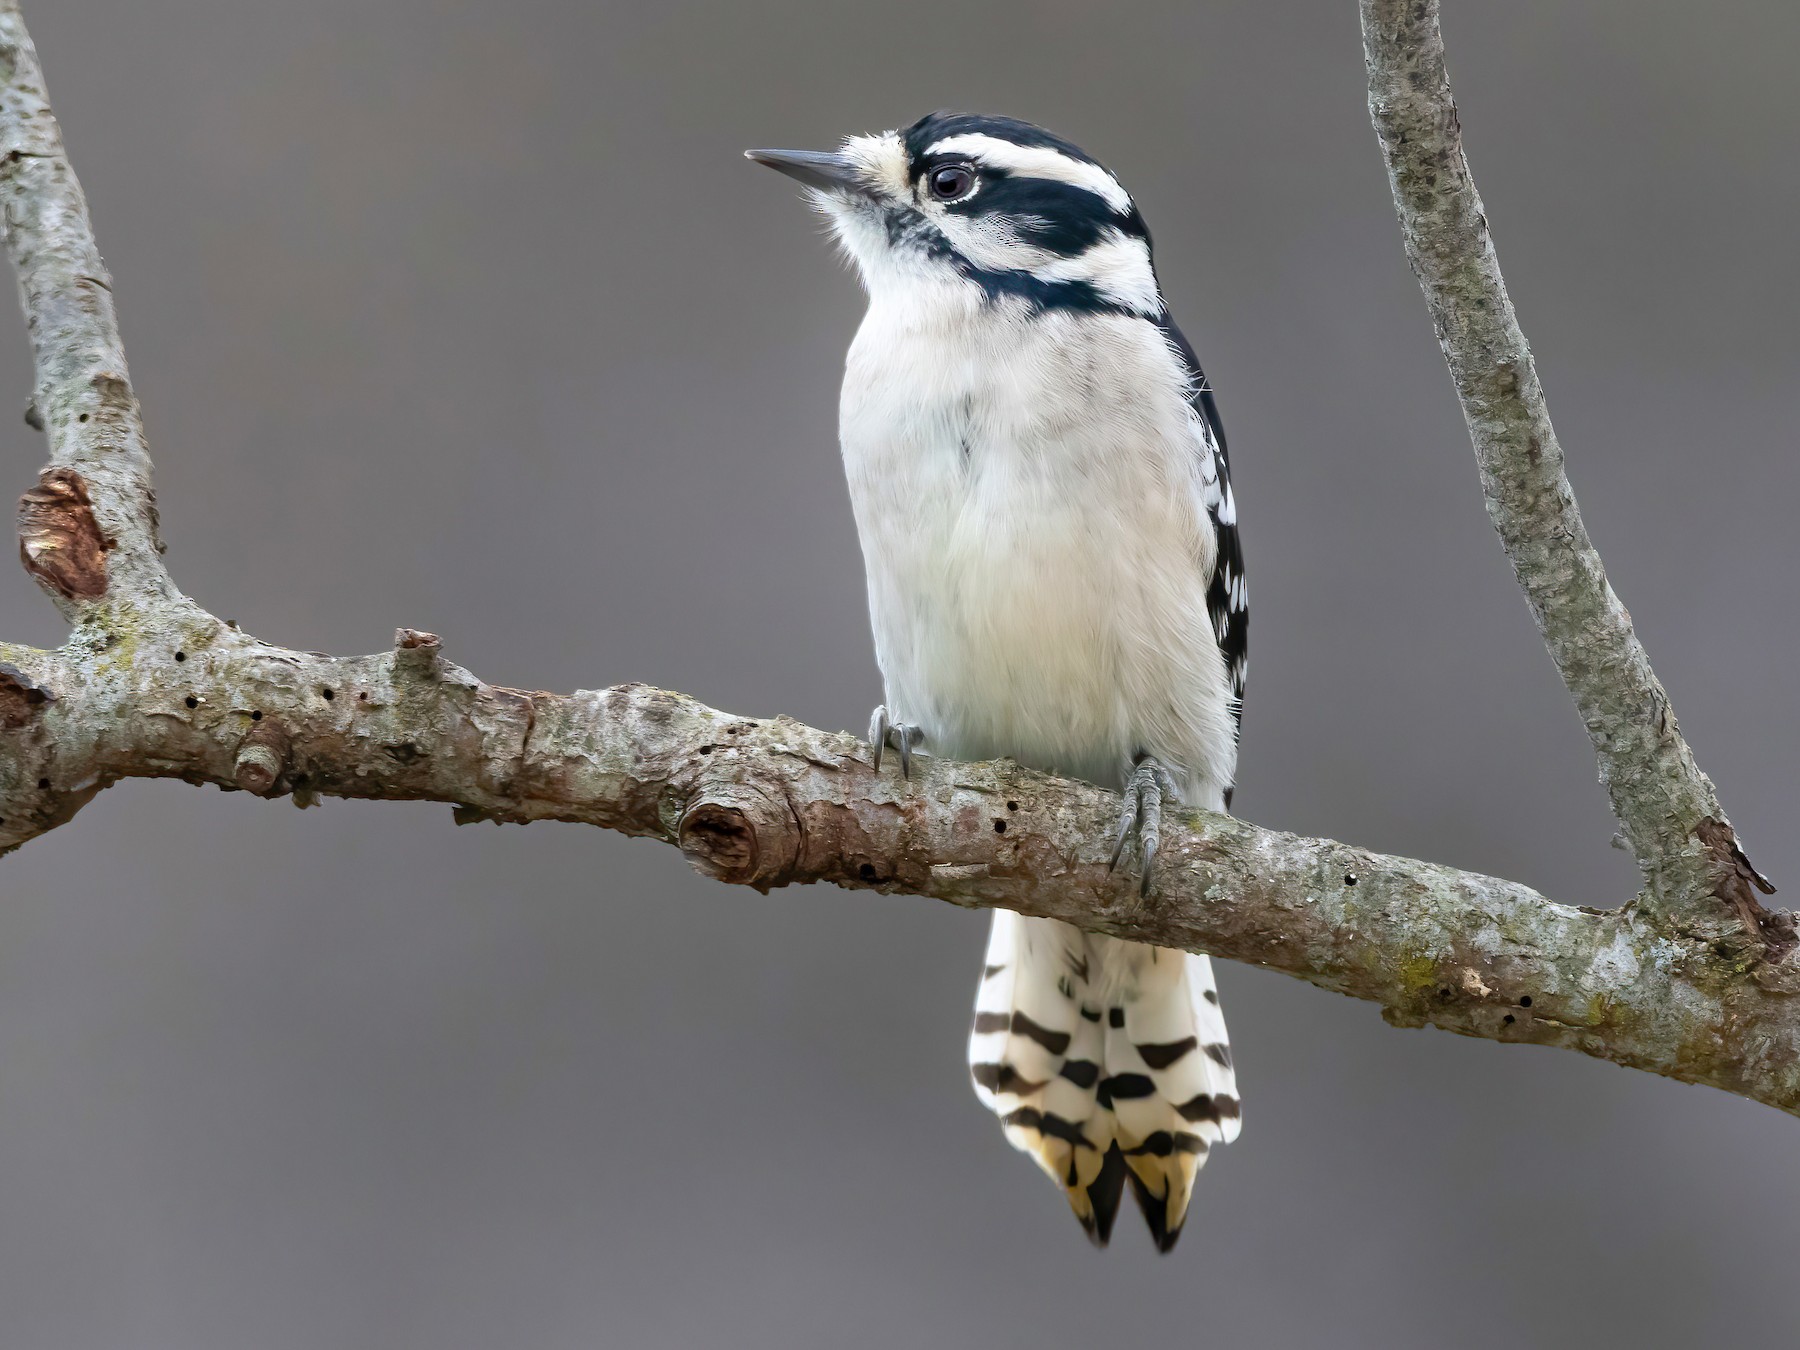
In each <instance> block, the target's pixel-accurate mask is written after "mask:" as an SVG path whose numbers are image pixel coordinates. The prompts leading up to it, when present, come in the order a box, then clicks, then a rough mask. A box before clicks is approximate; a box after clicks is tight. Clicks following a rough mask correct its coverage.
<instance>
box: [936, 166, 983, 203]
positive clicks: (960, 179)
mask: <svg viewBox="0 0 1800 1350" xmlns="http://www.w3.org/2000/svg"><path fill="white" fill-rule="evenodd" d="M974 190H975V170H973V169H971V168H970V167H969V166H968V165H967V164H946V165H945V166H944V167H943V168H941V169H933V170H932V171H931V195H932V196H934V197H936V198H937V199H938V200H939V201H940V202H953V201H955V200H956V199H957V198H959V197H966V196H968V195H969V194H970V193H971V192H973V191H974Z"/></svg>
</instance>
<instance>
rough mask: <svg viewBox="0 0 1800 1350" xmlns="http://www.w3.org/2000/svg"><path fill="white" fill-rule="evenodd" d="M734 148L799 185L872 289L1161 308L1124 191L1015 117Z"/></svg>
mask: <svg viewBox="0 0 1800 1350" xmlns="http://www.w3.org/2000/svg"><path fill="white" fill-rule="evenodd" d="M745 153H746V154H747V155H748V157H749V158H751V159H753V160H755V161H756V162H757V163H759V164H766V165H768V166H769V167H770V168H772V169H777V170H779V171H780V172H782V173H784V174H787V175H788V176H789V177H790V178H794V179H797V180H798V181H799V182H801V183H803V184H804V185H805V186H806V188H807V189H808V193H809V195H810V196H811V197H812V199H813V201H814V202H815V204H816V205H817V206H818V207H819V208H820V209H821V210H822V211H824V213H825V214H826V216H827V217H828V218H829V220H830V221H831V225H832V228H833V230H834V231H835V232H836V234H837V236H838V238H839V239H840V240H841V241H842V242H843V245H844V247H845V249H846V250H847V251H848V252H849V254H850V256H851V257H852V258H853V259H855V261H856V265H857V270H858V271H859V272H860V273H861V274H862V278H863V283H864V285H866V286H867V287H868V289H869V291H870V293H871V294H872V295H877V296H880V295H883V294H888V293H892V292H895V291H898V290H902V289H904V288H908V287H916V286H920V285H929V284H933V283H936V284H950V285H955V286H959V287H973V288H976V289H977V290H978V292H979V293H980V294H981V296H982V297H983V298H984V299H987V300H992V301H996V302H1011V303H1016V304H1021V305H1024V306H1026V307H1029V308H1032V309H1069V310H1077V311H1088V312H1101V313H1120V314H1133V315H1139V316H1142V317H1145V318H1157V317H1159V316H1160V315H1161V314H1162V312H1163V305H1162V298H1161V296H1160V295H1159V293H1158V291H1157V285H1156V273H1155V269H1154V268H1153V266H1152V264H1151V256H1150V233H1149V231H1148V230H1147V229H1146V228H1145V226H1144V220H1143V217H1142V216H1140V215H1139V214H1138V209H1137V207H1136V206H1135V205H1134V204H1133V203H1132V200H1131V197H1130V195H1129V194H1128V193H1127V192H1126V191H1125V189H1124V188H1123V187H1121V186H1120V185H1119V180H1118V179H1116V178H1114V177H1113V175H1112V174H1111V173H1110V172H1108V171H1107V170H1106V169H1105V168H1104V167H1103V166H1102V165H1100V164H1099V163H1098V162H1097V161H1095V160H1094V159H1093V158H1092V157H1091V156H1089V155H1087V154H1085V153H1083V152H1082V151H1081V150H1079V149H1077V148H1076V147H1075V146H1073V145H1071V144H1070V143H1069V142H1067V141H1065V140H1063V139H1062V138H1061V137H1059V136H1054V135H1052V134H1051V133H1049V132H1047V131H1044V130H1043V129H1041V128H1039V127H1035V126H1033V125H1031V123H1029V122H1020V121H1017V120H1015V119H1013V118H1010V117H981V116H975V115H971V114H967V113H933V114H931V115H930V116H929V117H924V118H921V119H920V120H919V121H917V122H915V123H913V124H912V125H911V126H910V127H907V128H906V129H905V130H903V131H888V132H883V133H881V134H880V135H877V136H852V137H850V138H849V139H848V140H846V141H845V142H844V143H843V145H842V146H841V147H840V148H839V149H837V150H832V151H808V150H750V151H746V152H745Z"/></svg>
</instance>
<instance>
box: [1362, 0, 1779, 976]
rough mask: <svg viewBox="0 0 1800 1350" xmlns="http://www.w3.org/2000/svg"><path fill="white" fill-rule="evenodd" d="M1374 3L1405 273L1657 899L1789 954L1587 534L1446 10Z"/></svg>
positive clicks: (1519, 569) (1373, 70) (1424, 0)
mask: <svg viewBox="0 0 1800 1350" xmlns="http://www.w3.org/2000/svg"><path fill="white" fill-rule="evenodd" d="M1361 4H1362V29H1363V54H1364V58H1365V60H1366V62H1367V66H1368V76H1369V114H1370V116H1371V118H1372V119H1373V121H1374V123H1375V132H1376V135H1377V137H1378V138H1379V139H1380V141H1381V152H1382V155H1383V157H1384V158H1385V159H1386V161H1387V170H1388V181H1389V184H1390V185H1391V186H1392V188H1393V192H1394V207H1395V209H1396V211H1397V212H1398V213H1399V217H1400V226H1401V231H1402V233H1403V234H1404V236H1405V240H1406V256H1407V258H1408V259H1409V260H1410V261H1411V263H1412V268H1413V271H1414V273H1416V274H1417V276H1418V278H1419V285H1420V286H1421V287H1422V288H1423V289H1424V292H1425V299H1426V302H1427V304H1428V305H1429V306H1430V309H1431V317H1432V322H1433V323H1434V324H1435V325H1436V328H1437V335H1438V341H1439V343H1440V344H1441V345H1442V347H1443V349H1444V358H1445V360H1446V361H1447V362H1448V363H1449V365H1450V375H1451V378H1452V379H1453V380H1454V381H1455V383H1456V393H1457V397H1458V398H1460V399H1461V400H1462V408H1463V416H1464V417H1465V419H1466V420H1467V422H1468V425H1469V436H1470V439H1471V440H1472V441H1473V442H1474V446H1475V459H1476V462H1477V463H1478V464H1479V466H1480V469H1481V490H1482V495H1483V496H1484V498H1485V499H1486V502H1487V510H1488V516H1489V518H1490V519H1491V520H1492V521H1493V522H1494V528H1495V529H1496V530H1497V531H1498V532H1499V534H1500V541H1501V543H1502V544H1503V545H1504V546H1505V548H1506V555H1507V557H1508V558H1510V559H1511V560H1512V565H1513V571H1514V573H1515V574H1516V575H1517V576H1518V579H1519V585H1520V586H1522V587H1523V588H1524V590H1525V596H1526V599H1527V600H1529V601H1530V603H1531V612H1532V614H1533V615H1534V616H1535V617H1536V619H1537V625H1538V631H1539V632H1541V633H1542V634H1543V635H1544V642H1545V643H1546V645H1547V646H1548V647H1549V649H1550V656H1551V659H1552V660H1554V661H1555V662H1556V668H1557V670H1558V671H1560V672H1561V673H1562V678H1563V683H1564V684H1565V685H1566V686H1567V687H1568V690H1569V693H1570V695H1571V696H1572V697H1573V698H1574V700H1575V706H1576V708H1577V710H1578V711H1579V712H1580V714H1581V718H1582V721H1583V722H1584V723H1586V725H1587V730H1588V737H1589V739H1590V740H1591V741H1592V742H1593V744H1594V751H1595V754H1596V755H1597V756H1598V757H1599V761H1600V781H1601V782H1602V783H1603V784H1604V785H1605V786H1606V790H1607V792H1608V794H1609V795H1610V796H1611V799H1612V807H1613V813H1614V814H1615V815H1616V816H1617V817H1618V819H1619V823H1620V824H1621V825H1622V826H1623V827H1624V835H1625V839H1626V841H1627V842H1628V843H1629V844H1630V846H1631V850H1632V853H1633V855H1634V856H1635V857H1636V859H1637V863H1638V867H1639V869H1640V870H1641V871H1642V872H1643V874H1644V879H1645V884H1646V900H1647V902H1648V903H1649V904H1650V905H1651V906H1653V907H1654V908H1655V909H1657V910H1659V911H1661V912H1664V913H1667V914H1669V915H1670V916H1671V917H1673V918H1677V919H1680V920H1683V921H1691V922H1698V923H1702V924H1716V922H1717V921H1718V918H1719V915H1720V912H1721V906H1720V904H1719V899H1720V893H1721V892H1723V893H1724V897H1725V898H1726V899H1727V900H1728V901H1729V905H1730V908H1729V912H1730V913H1731V914H1732V915H1733V916H1735V917H1736V918H1739V919H1741V920H1742V921H1743V922H1745V923H1746V924H1747V925H1748V926H1749V927H1750V928H1751V929H1752V930H1755V929H1758V928H1763V929H1766V930H1767V935H1768V936H1769V938H1770V939H1771V940H1772V941H1774V942H1777V943H1786V942H1789V941H1791V940H1792V936H1793V935H1792V931H1791V929H1790V927H1789V926H1788V925H1787V924H1786V923H1784V922H1777V921H1776V916H1773V915H1769V914H1768V913H1767V912H1766V911H1764V910H1763V909H1762V907H1761V905H1760V904H1759V903H1758V902H1757V899H1756V890H1757V889H1762V890H1764V891H1765V892H1767V893H1772V892H1773V890H1774V888H1773V887H1772V886H1769V885H1768V883H1767V882H1766V881H1764V880H1763V879H1762V878H1761V877H1760V876H1758V875H1757V874H1756V873H1755V872H1754V871H1753V870H1751V868H1750V866H1749V863H1748V861H1747V860H1746V859H1745V858H1744V855H1743V853H1742V852H1741V851H1740V850H1739V849H1738V847H1737V839H1736V836H1735V835H1734V834H1733V833H1732V830H1731V826H1730V824H1729V823H1728V822H1727V821H1726V819H1725V813H1724V811H1723V810H1721V809H1720V806H1719V800H1718V797H1717V795H1716V794H1715V793H1714V791H1713V785H1712V783H1711V781H1710V780H1709V779H1708V778H1707V777H1706V775H1705V774H1703V773H1701V772H1700V770H1699V768H1698V766H1697V765H1696V764H1695V763H1694V756H1693V752H1692V751H1690V750H1689V749H1688V744H1687V742H1686V740H1684V739H1683V738H1682V735H1681V728H1680V727H1679V726H1678V725H1677V724H1676V721H1675V713H1674V710H1673V709H1672V708H1671V707H1670V706H1669V696H1668V694H1667V693H1666V692H1665V691H1664V690H1663V687H1662V683H1661V682H1660V681H1659V680H1658V679H1657V678H1656V672H1655V671H1653V670H1652V669H1651V668H1650V658H1649V657H1648V656H1647V655H1646V654H1645V652H1644V648H1643V644H1642V643H1640V642H1639V641H1638V638H1637V634H1636V633H1635V632H1634V631H1633V630H1632V626H1631V615H1630V614H1628V613H1627V612H1626V610H1625V606H1624V605H1623V604H1621V603H1620V602H1619V597H1618V596H1617V595H1615V594H1614V593H1613V589H1612V586H1611V585H1610V584H1609V583H1608V582H1607V579H1606V570H1605V568H1604V567H1602V566H1601V563H1600V555H1599V553H1597V552H1596V551H1595V549H1594V546H1593V543H1592V542H1591V541H1590V540H1589V538H1588V533H1587V527H1586V526H1585V525H1583V524H1582V520H1581V512H1580V509H1579V508H1578V507H1577V506H1576V504H1575V494H1574V491H1573V490H1572V489H1571V488H1570V487H1569V480H1568V478H1567V477H1566V476H1565V475H1564V473H1563V453H1562V447H1561V445H1559V444H1558V443H1557V439H1556V432H1555V430H1554V429H1553V428H1552V427H1551V425H1550V412H1549V409H1548V408H1547V407H1546V405H1545V402H1544V391H1543V387H1542V386H1541V385H1540V384H1539V383H1538V375H1537V367H1536V365H1535V364H1534V363H1533V361H1532V359H1531V349H1530V348H1529V347H1528V346H1527V345H1526V343H1525V335H1524V334H1523V333H1522V332H1520V330H1519V322H1518V318H1517V316H1516V315H1515V314H1514V313H1513V306H1512V301H1511V299H1510V298H1509V297H1508V296H1507V293H1506V283H1505V282H1504V281H1503V280H1502V279H1501V276H1500V261H1499V258H1498V257H1497V256H1496V255H1495V252H1494V241H1493V239H1492V237H1491V236H1490V235H1489V233H1488V225H1487V216H1486V214H1485V212H1484V211H1483V209H1482V205H1481V197H1480V194H1478V193H1477V192H1476V190H1475V180H1474V178H1473V177H1471V175H1470V173H1469V161H1468V158H1467V157H1466V156H1465V155H1464V153H1463V145H1462V126H1461V122H1460V120H1459V118H1458V115H1457V110H1456V100H1455V98H1454V97H1453V96H1452V95H1451V92H1450V78H1449V74H1448V72H1447V71H1446V69H1445V64H1444V39H1443V33H1442V32H1441V31H1440V29H1439V25H1438V3H1437V0H1361Z"/></svg>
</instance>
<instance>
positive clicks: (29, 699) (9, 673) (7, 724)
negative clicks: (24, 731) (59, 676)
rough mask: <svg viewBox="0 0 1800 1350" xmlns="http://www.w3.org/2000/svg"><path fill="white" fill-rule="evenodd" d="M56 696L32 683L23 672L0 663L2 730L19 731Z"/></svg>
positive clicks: (0, 726) (0, 723)
mask: <svg viewBox="0 0 1800 1350" xmlns="http://www.w3.org/2000/svg"><path fill="white" fill-rule="evenodd" d="M55 701H56V695H55V694H53V693H51V692H50V691H49V690H48V689H46V688H44V687H43V686H42V685H40V684H34V683H32V680H31V677H30V676H28V675H26V674H25V673H24V672H23V671H20V670H15V669H14V668H13V667H12V666H9V665H6V664H5V663H3V662H0V728H4V729H5V730H7V731H17V730H18V729H19V728H20V727H22V726H24V725H26V723H28V722H30V721H31V719H32V718H33V717H35V716H36V715H37V713H38V710H39V709H41V708H42V707H43V706H44V705H45V704H46V703H53V702H55Z"/></svg>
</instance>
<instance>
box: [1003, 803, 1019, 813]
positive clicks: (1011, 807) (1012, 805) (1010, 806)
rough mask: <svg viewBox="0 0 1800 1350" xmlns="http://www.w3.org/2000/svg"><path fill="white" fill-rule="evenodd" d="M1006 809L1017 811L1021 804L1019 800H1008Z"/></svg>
mask: <svg viewBox="0 0 1800 1350" xmlns="http://www.w3.org/2000/svg"><path fill="white" fill-rule="evenodd" d="M1006 809H1007V810H1008V811H1017V810H1018V809H1019V804H1018V803H1017V802H1008V803H1007V804H1006Z"/></svg>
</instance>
